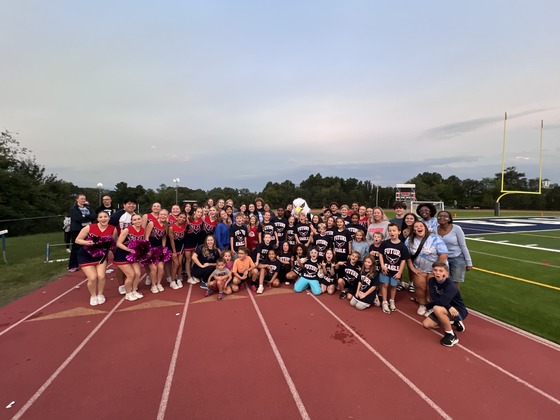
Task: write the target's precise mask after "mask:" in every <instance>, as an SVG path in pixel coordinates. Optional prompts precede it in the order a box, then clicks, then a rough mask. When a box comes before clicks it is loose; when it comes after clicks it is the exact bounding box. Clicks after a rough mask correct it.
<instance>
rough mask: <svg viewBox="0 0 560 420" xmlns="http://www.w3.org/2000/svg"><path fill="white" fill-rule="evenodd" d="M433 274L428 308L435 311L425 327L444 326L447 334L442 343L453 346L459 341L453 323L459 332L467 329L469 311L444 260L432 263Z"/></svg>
mask: <svg viewBox="0 0 560 420" xmlns="http://www.w3.org/2000/svg"><path fill="white" fill-rule="evenodd" d="M432 274H433V277H431V278H430V279H429V280H428V292H429V294H430V299H431V302H428V303H427V304H426V309H432V310H433V312H432V313H431V314H430V315H429V316H428V317H427V318H426V319H425V320H424V322H423V323H422V325H423V326H424V328H428V329H430V328H431V329H437V328H439V327H442V328H443V330H444V331H445V335H444V336H443V338H442V339H441V340H440V343H441V344H442V345H443V346H446V347H452V346H454V345H455V344H457V343H458V342H459V339H458V338H457V336H456V335H455V334H454V333H453V329H452V328H451V324H453V326H454V327H455V329H456V330H457V331H458V332H463V331H465V324H464V323H463V320H464V319H465V318H466V317H467V315H468V312H467V308H466V307H465V303H464V302H463V298H462V297H461V292H460V291H459V289H457V286H455V283H453V282H452V281H451V279H449V268H447V264H445V263H444V262H435V263H434V264H433V265H432Z"/></svg>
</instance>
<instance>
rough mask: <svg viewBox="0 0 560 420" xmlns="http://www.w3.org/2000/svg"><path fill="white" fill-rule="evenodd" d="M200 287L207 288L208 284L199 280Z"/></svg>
mask: <svg viewBox="0 0 560 420" xmlns="http://www.w3.org/2000/svg"><path fill="white" fill-rule="evenodd" d="M200 288H201V289H206V290H208V285H207V284H206V282H204V281H201V282H200Z"/></svg>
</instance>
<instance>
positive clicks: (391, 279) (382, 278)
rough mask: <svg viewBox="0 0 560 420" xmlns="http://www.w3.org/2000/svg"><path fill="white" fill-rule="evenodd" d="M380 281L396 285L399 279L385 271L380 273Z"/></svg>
mask: <svg viewBox="0 0 560 420" xmlns="http://www.w3.org/2000/svg"><path fill="white" fill-rule="evenodd" d="M379 283H383V284H389V285H390V286H393V287H396V286H397V284H399V281H398V280H397V279H396V278H394V277H389V276H386V275H385V274H383V273H379Z"/></svg>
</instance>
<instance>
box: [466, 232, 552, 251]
mask: <svg viewBox="0 0 560 420" xmlns="http://www.w3.org/2000/svg"><path fill="white" fill-rule="evenodd" d="M465 238H466V239H469V240H471V241H477V242H486V243H489V244H496V245H506V246H515V247H517V248H530V249H538V250H539V251H550V252H560V249H550V248H541V247H536V246H527V245H519V244H512V243H510V242H504V241H498V242H496V241H489V240H487V239H478V238H471V237H468V236H465Z"/></svg>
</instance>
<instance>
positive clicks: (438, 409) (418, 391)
mask: <svg viewBox="0 0 560 420" xmlns="http://www.w3.org/2000/svg"><path fill="white" fill-rule="evenodd" d="M310 296H311V297H312V298H313V299H315V301H316V302H317V303H318V304H319V305H321V306H322V307H323V309H325V311H327V312H328V313H329V314H330V315H331V316H332V317H333V318H334V319H336V320H337V321H338V322H339V323H340V324H341V325H343V326H344V328H346V329H347V330H348V331H349V332H350V333H351V334H352V335H353V336H354V337H356V339H357V340H358V341H359V342H360V343H362V344H363V345H364V346H365V348H367V349H368V350H369V351H370V352H371V353H373V355H374V356H375V357H377V358H378V359H379V360H380V361H381V362H382V363H383V364H384V365H385V366H387V367H388V368H389V370H391V372H393V373H394V374H395V375H397V376H398V377H399V379H401V380H402V381H403V382H404V383H405V384H406V385H408V386H409V388H410V389H412V390H413V391H414V392H415V393H416V394H417V395H418V396H419V397H420V398H422V400H424V402H425V403H427V404H428V405H429V406H430V407H431V408H433V409H434V410H435V411H436V412H437V413H438V414H439V415H440V416H441V417H443V418H444V419H451V418H452V417H451V416H450V415H449V414H447V413H446V412H445V411H443V409H442V408H441V407H440V406H439V405H437V404H436V403H435V402H434V401H433V400H432V399H431V398H430V397H428V396H427V395H426V394H424V392H422V390H421V389H420V388H418V387H417V386H416V385H415V384H414V383H413V382H412V381H411V380H410V379H408V378H407V377H406V376H405V375H404V374H403V373H401V371H399V370H398V369H397V368H396V367H395V366H394V365H393V364H392V363H391V362H389V361H388V360H387V359H385V358H384V357H383V356H382V355H381V353H379V352H378V351H377V350H375V349H374V348H373V347H372V346H370V344H369V343H368V342H367V341H366V340H364V339H363V338H362V337H361V336H360V335H359V334H358V333H357V332H355V331H354V330H353V329H352V328H351V327H350V326H349V325H348V324H346V322H344V321H343V320H342V319H341V318H340V317H339V316H338V315H336V314H335V313H334V312H333V311H331V310H330V309H329V308H328V307H327V306H326V305H325V304H324V303H323V302H321V301H320V300H319V299H318V298H317V297H316V296H314V295H313V294H310Z"/></svg>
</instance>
